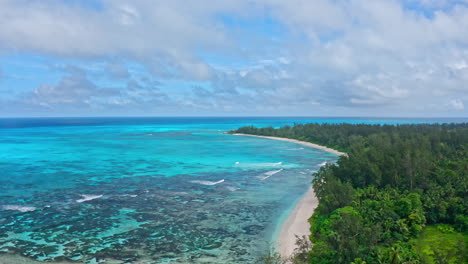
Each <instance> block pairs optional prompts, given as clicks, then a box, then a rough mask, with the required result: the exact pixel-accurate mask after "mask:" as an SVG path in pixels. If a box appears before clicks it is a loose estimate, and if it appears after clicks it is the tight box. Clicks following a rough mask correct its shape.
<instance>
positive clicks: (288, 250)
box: [234, 134, 346, 257]
mask: <svg viewBox="0 0 468 264" xmlns="http://www.w3.org/2000/svg"><path fill="white" fill-rule="evenodd" d="M234 135H239V136H252V137H261V138H268V139H275V140H282V141H288V142H294V143H298V144H302V145H304V146H308V147H312V148H317V149H321V150H324V151H327V152H330V153H333V154H335V155H338V156H342V155H346V153H344V152H340V151H337V150H335V149H331V148H327V147H325V146H321V145H317V144H314V143H310V142H305V141H300V140H296V139H289V138H280V137H267V136H256V135H248V134H234ZM317 205H318V200H317V197H316V196H315V193H314V189H312V186H311V187H310V188H309V190H308V191H307V192H306V193H305V194H304V196H303V197H302V198H301V200H300V201H299V202H298V203H297V204H296V207H295V208H294V210H293V211H292V212H291V214H290V215H289V216H288V218H287V219H286V221H284V223H283V224H282V226H281V229H280V231H279V233H278V237H277V238H276V243H277V245H276V246H277V247H278V250H279V253H280V254H281V256H283V257H289V256H291V255H292V253H293V252H294V249H295V248H296V235H297V236H299V237H302V236H304V235H305V236H307V237H308V236H309V235H310V225H309V222H308V219H309V218H310V217H311V216H312V214H313V213H314V210H315V208H317Z"/></svg>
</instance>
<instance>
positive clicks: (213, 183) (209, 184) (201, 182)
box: [190, 179, 224, 186]
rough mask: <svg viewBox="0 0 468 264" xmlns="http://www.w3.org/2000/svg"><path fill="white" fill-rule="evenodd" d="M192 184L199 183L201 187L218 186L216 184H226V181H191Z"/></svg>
mask: <svg viewBox="0 0 468 264" xmlns="http://www.w3.org/2000/svg"><path fill="white" fill-rule="evenodd" d="M190 182H191V183H198V184H201V185H207V186H212V185H216V184H219V183H222V182H224V179H222V180H219V181H216V182H213V181H190Z"/></svg>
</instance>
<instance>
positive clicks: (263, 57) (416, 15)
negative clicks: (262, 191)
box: [0, 0, 468, 115]
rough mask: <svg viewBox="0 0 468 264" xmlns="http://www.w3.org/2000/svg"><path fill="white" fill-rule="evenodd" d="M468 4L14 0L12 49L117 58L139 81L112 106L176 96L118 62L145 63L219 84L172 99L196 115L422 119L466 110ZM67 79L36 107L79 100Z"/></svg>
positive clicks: (2, 36) (7, 48) (6, 5)
mask: <svg viewBox="0 0 468 264" xmlns="http://www.w3.org/2000/svg"><path fill="white" fill-rule="evenodd" d="M448 2H451V3H450V4H449V3H448ZM466 4H468V1H466V0H457V1H442V0H423V1H416V0H401V1H397V0H373V1H367V0H315V1H307V0H291V1H281V0H263V1H261V0H250V1H236V0H220V1H187V0H185V1H182V0H174V1H158V2H154V1H150V0H140V1H131V2H129V1H124V0H103V2H102V6H103V8H102V10H99V11H96V10H92V9H86V8H84V7H80V6H77V5H69V4H66V3H65V2H61V1H58V0H47V1H26V0H16V1H14V0H4V1H1V2H0V52H2V53H11V52H25V53H38V54H43V55H46V56H54V57H59V58H61V57H67V58H69V57H71V58H81V59H92V60H96V59H98V60H108V59H109V60H110V61H111V63H110V64H109V67H108V72H109V74H110V75H111V76H113V77H114V78H117V79H120V80H122V81H124V82H128V84H127V86H126V87H125V89H126V90H125V91H120V93H119V96H120V97H119V98H113V97H112V98H111V99H112V100H111V99H109V98H108V99H109V100H111V101H108V102H109V104H113V105H127V106H128V105H135V102H140V103H141V102H142V101H141V100H140V99H141V98H142V97H145V96H148V97H149V98H153V99H154V101H152V100H153V99H151V100H150V101H151V102H156V104H159V103H160V101H161V100H160V98H161V97H164V96H165V93H166V92H167V93H168V94H170V91H169V90H170V87H169V88H167V89H166V90H165V89H164V87H159V86H158V87H153V88H151V89H148V88H147V87H146V86H145V85H140V84H138V83H132V82H130V81H128V79H130V78H131V77H132V76H130V74H129V73H128V70H127V69H126V68H125V67H124V65H123V64H119V63H115V62H112V61H115V60H114V59H115V58H119V59H122V61H131V62H133V63H137V64H141V65H144V66H145V67H146V69H148V70H150V72H151V73H152V75H153V76H155V78H156V79H162V80H183V81H187V82H190V81H193V82H205V83H208V87H209V88H201V87H198V88H195V89H194V91H193V94H192V95H190V96H192V97H191V98H188V99H187V98H185V97H184V96H185V95H184V96H180V97H177V98H174V97H176V96H171V98H172V99H174V100H175V101H176V102H179V103H180V104H181V105H190V107H194V108H197V107H198V108H206V107H212V109H222V110H226V111H228V110H229V109H236V105H237V106H238V107H239V109H242V110H243V111H245V112H246V113H250V112H253V113H254V112H256V111H260V110H259V109H264V110H265V111H267V109H273V110H274V111H283V110H282V109H286V110H288V111H289V110H291V109H292V110H291V111H295V112H298V111H300V110H301V109H317V110H321V109H324V107H335V108H337V107H338V106H340V107H341V106H342V107H345V108H347V110H349V111H345V112H343V113H342V114H352V113H353V111H354V110H355V109H366V108H368V107H369V106H372V107H374V108H375V109H376V111H377V112H373V113H370V114H372V115H376V114H379V113H385V112H386V111H388V110H389V109H391V110H395V109H396V110H397V111H401V113H408V114H409V115H419V114H420V113H424V111H426V110H427V108H428V107H430V106H433V105H441V106H443V105H445V106H446V105H447V102H450V103H449V106H450V108H451V109H453V110H462V111H463V110H465V109H464V105H463V101H464V100H467V99H468V85H467V83H468V64H467V63H468V6H467V5H466ZM422 8H426V9H427V10H422ZM428 13H430V15H428ZM222 16H231V17H235V18H238V19H241V20H244V21H248V22H252V21H256V19H257V20H258V19H259V18H268V19H270V20H273V21H275V22H277V23H278V24H280V25H281V26H284V27H285V28H286V30H287V33H285V36H282V38H284V39H281V41H277V42H275V41H269V42H267V41H265V39H261V38H259V37H258V36H252V35H255V34H251V32H250V34H248V33H246V32H242V31H243V30H245V31H248V28H240V29H239V28H231V26H232V25H230V24H229V23H223V20H222V19H221V18H220V17H222ZM247 25H249V24H248V23H247ZM268 29H269V28H265V31H268ZM238 31H240V32H241V33H239V32H238ZM260 31H261V30H260ZM259 33H263V32H259ZM273 37H276V36H273ZM245 43H248V45H246V44H245ZM207 53H209V54H215V55H218V56H219V57H221V58H226V57H228V58H233V60H235V61H249V63H245V64H244V65H241V66H236V67H230V66H229V65H228V64H223V62H222V60H221V62H219V61H215V62H208V61H207V60H204V59H203V57H202V56H201V55H199V54H207ZM118 61H119V60H118ZM252 61H253V63H251V62H252ZM252 64H254V65H252ZM66 78H71V77H70V76H69V77H66ZM66 78H64V79H63V80H62V83H59V84H57V85H43V86H41V87H40V88H37V89H36V92H37V93H38V94H37V95H36V96H35V97H32V98H30V99H31V100H33V99H34V100H39V98H42V99H44V98H45V97H46V94H55V96H56V98H57V99H56V100H75V99H73V98H68V97H66V96H64V95H62V94H60V91H59V89H58V87H63V86H65V87H70V85H68V86H67V85H66V84H71V83H72V81H76V82H78V80H77V79H71V80H70V79H66ZM74 78H78V77H76V76H75V77H74ZM81 81H83V80H81ZM67 82H68V83H67ZM83 85H84V86H85V87H88V88H89V90H80V89H78V87H77V85H75V86H76V87H75V88H73V89H72V90H73V91H75V92H76V91H81V92H80V93H75V94H73V96H74V97H76V100H81V101H82V102H88V103H89V102H93V100H92V99H90V98H94V95H92V93H98V94H99V93H100V92H102V91H101V90H100V89H96V87H94V88H93V87H92V86H90V84H89V83H87V84H86V85H85V84H84V83H83ZM138 86H140V88H138ZM132 87H133V88H132ZM87 93H89V94H87ZM41 96H42V97H41ZM190 96H189V97H190ZM137 98H139V99H137ZM158 98H159V99H158ZM453 98H457V99H453ZM48 99H50V100H43V101H41V102H45V103H47V104H48V105H54V101H53V100H52V99H53V98H48ZM158 100H159V101H158ZM195 100H198V101H195ZM201 102H204V103H201ZM148 104H149V103H148ZM143 105H145V104H143ZM272 106H274V107H273V108H272ZM294 107H295V108H294ZM294 109H295V110H294ZM337 109H338V108H337ZM340 109H341V108H340ZM249 111H250V112H249ZM340 111H342V110H340ZM355 111H356V113H358V112H359V111H360V110H355ZM363 111H368V110H363ZM411 111H414V112H411ZM418 111H419V112H418ZM359 113H360V112H359Z"/></svg>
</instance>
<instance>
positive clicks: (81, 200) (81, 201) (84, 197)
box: [76, 194, 102, 203]
mask: <svg viewBox="0 0 468 264" xmlns="http://www.w3.org/2000/svg"><path fill="white" fill-rule="evenodd" d="M81 197H83V198H82V199H78V200H76V202H77V203H83V202H87V201H91V200H94V199H98V198H101V197H102V195H86V194H82V195H81Z"/></svg>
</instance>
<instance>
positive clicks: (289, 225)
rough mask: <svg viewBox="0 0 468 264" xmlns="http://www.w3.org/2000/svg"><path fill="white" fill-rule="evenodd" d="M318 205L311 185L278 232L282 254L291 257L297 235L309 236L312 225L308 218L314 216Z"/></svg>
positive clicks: (277, 239) (278, 244)
mask: <svg viewBox="0 0 468 264" xmlns="http://www.w3.org/2000/svg"><path fill="white" fill-rule="evenodd" d="M317 205H318V200H317V197H315V193H314V190H313V189H312V186H311V187H310V188H309V190H308V191H307V192H306V193H305V194H304V196H303V197H302V198H301V200H300V201H299V202H298V203H297V204H296V208H294V210H293V211H292V212H291V214H290V215H289V216H288V218H287V219H286V221H284V223H283V224H282V226H281V229H280V231H279V233H278V237H277V238H276V244H277V247H278V251H279V253H280V254H281V256H283V257H289V256H291V255H292V254H293V252H294V249H295V248H296V235H297V236H299V237H302V236H307V237H309V235H310V225H309V222H308V221H307V220H308V219H309V218H310V217H311V216H312V214H313V213H314V210H315V208H317Z"/></svg>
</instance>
